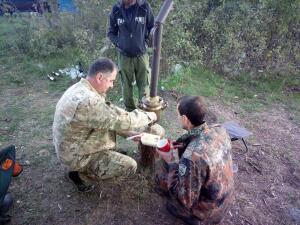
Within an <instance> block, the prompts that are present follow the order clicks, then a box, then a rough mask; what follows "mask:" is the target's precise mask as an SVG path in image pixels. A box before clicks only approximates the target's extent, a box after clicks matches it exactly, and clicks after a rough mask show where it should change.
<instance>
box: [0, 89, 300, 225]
mask: <svg viewBox="0 0 300 225" xmlns="http://www.w3.org/2000/svg"><path fill="white" fill-rule="evenodd" d="M3 93H4V95H3V94H2V95H1V96H0V108H1V110H2V109H7V108H10V107H13V106H16V104H17V105H18V107H19V108H20V109H21V108H22V110H23V111H22V113H26V116H25V117H24V118H23V119H22V121H20V122H19V123H18V126H17V127H16V129H15V130H14V131H13V132H9V128H10V126H12V124H13V122H14V120H15V119H17V116H18V115H19V114H18V113H17V112H15V115H14V114H13V115H10V114H9V110H7V111H6V113H2V115H4V116H3V118H0V127H1V129H0V135H6V136H7V140H8V141H7V142H4V143H0V144H1V145H6V144H8V143H11V144H15V145H16V146H17V158H18V160H19V161H20V162H21V163H22V164H23V165H24V172H23V173H22V174H21V175H20V177H17V178H15V179H13V181H12V183H11V187H10V192H11V193H12V194H13V196H14V198H15V204H14V208H13V211H12V214H13V219H12V221H11V223H10V224H28V225H35V224H37V225H39V224H45V225H48V224H49V225H52V224H57V225H58V224H70V225H81V224H82V225H83V224H95V225H96V224H97V225H99V224H103V225H140V224H145V225H152V224H159V225H164V224H165V225H167V224H174V225H181V224H183V223H182V222H181V221H180V220H178V219H175V218H174V217H172V216H171V215H169V214H168V212H167V211H166V209H165V200H164V199H163V198H162V197H160V196H159V195H157V194H156V193H154V191H153V179H152V175H151V172H150V171H147V170H146V171H143V170H141V169H140V170H139V172H138V173H137V175H136V176H135V177H134V178H132V179H130V180H127V181H126V182H122V183H118V184H116V183H112V182H102V183H100V184H98V185H97V187H96V190H95V191H93V192H91V193H84V194H83V193H78V192H76V191H75V189H74V187H73V185H72V184H71V183H70V182H68V181H67V180H66V179H65V178H64V170H63V168H62V167H61V166H60V164H59V162H58V160H57V158H56V155H55V151H54V148H53V146H52V135H51V132H52V131H51V126H52V120H51V118H52V117H53V112H54V107H55V104H56V102H57V101H58V99H59V97H60V94H51V93H49V92H47V91H44V90H43V89H42V88H41V89H38V88H37V89H30V88H23V87H20V88H8V89H7V90H5V92H3ZM162 96H163V97H164V99H165V100H167V101H168V102H169V107H168V108H167V109H166V111H165V112H164V114H163V116H162V122H161V123H162V125H164V126H165V127H166V129H167V135H168V136H169V137H172V138H174V139H175V138H176V137H177V136H178V135H180V134H181V133H182V132H183V131H182V130H181V129H180V128H179V127H178V125H177V122H176V119H177V117H176V113H175V105H176V102H175V98H174V94H172V93H170V92H164V93H162ZM18 101H19V103H17V102H18ZM209 110H210V113H209V116H208V119H207V120H208V122H209V123H212V122H224V121H230V120H234V121H237V122H239V123H240V124H241V125H243V126H245V127H246V128H247V129H249V130H250V131H252V132H253V135H252V136H251V137H249V138H248V139H247V143H248V147H249V151H248V152H247V153H245V154H244V153H243V152H244V151H245V148H244V146H243V144H242V142H240V141H236V142H233V150H232V152H233V158H234V163H235V164H237V165H238V172H237V173H235V187H236V200H235V203H234V205H233V206H232V208H231V210H230V211H229V212H228V214H227V215H226V217H225V219H224V221H223V222H222V224H223V225H226V224H238V225H240V224H250V225H255V224H257V225H258V224H262V225H266V224H270V225H271V224H300V167H299V162H300V154H299V148H300V125H299V122H297V121H299V120H295V118H293V116H292V115H290V113H289V111H288V110H286V109H285V108H284V107H283V106H281V105H274V106H273V107H271V108H269V109H268V110H265V111H262V112H256V113H245V112H242V113H241V110H240V109H239V106H238V104H237V103H233V104H231V105H229V106H228V105H227V106H224V105H222V104H221V103H220V102H219V101H218V100H216V99H209ZM49 118H50V119H49ZM166 118H167V119H168V121H166V120H167V119H166ZM120 145H121V147H122V148H124V146H123V145H125V148H131V149H136V146H134V143H129V142H126V141H124V140H121V141H120ZM131 152H132V151H131ZM134 157H136V158H137V157H138V154H134Z"/></svg>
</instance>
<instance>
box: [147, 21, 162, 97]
mask: <svg viewBox="0 0 300 225" xmlns="http://www.w3.org/2000/svg"><path fill="white" fill-rule="evenodd" d="M162 30H163V27H162V24H161V23H157V24H156V27H155V32H154V38H153V46H154V52H153V59H152V70H151V83H150V97H152V98H153V97H156V96H157V83H158V76H159V66H160V53H161V39H162Z"/></svg>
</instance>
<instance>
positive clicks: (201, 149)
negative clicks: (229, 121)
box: [167, 123, 234, 222]
mask: <svg viewBox="0 0 300 225" xmlns="http://www.w3.org/2000/svg"><path fill="white" fill-rule="evenodd" d="M177 142H181V143H184V146H185V150H184V152H183V155H182V156H181V158H180V161H179V163H178V164H177V163H171V164H168V175H167V179H168V182H167V183H168V185H167V186H168V189H169V192H170V194H171V195H172V196H175V197H176V198H177V199H178V200H179V201H180V203H181V204H182V205H183V206H184V207H185V208H186V209H187V210H189V211H190V213H191V214H193V215H195V216H196V217H198V218H199V219H200V220H202V221H209V222H218V221H220V220H221V218H222V217H223V214H224V213H225V212H226V210H227V209H228V207H229V205H230V204H231V202H232V201H233V198H234V195H233V190H234V181H233V173H232V168H231V166H232V159H231V142H230V138H229V136H228V134H227V133H226V130H225V129H224V128H222V127H220V126H219V127H213V128H209V127H208V126H207V124H206V123H204V124H202V125H201V126H199V127H196V128H194V129H192V130H190V131H189V132H188V133H187V134H185V135H183V136H182V137H181V138H179V139H178V140H177Z"/></svg>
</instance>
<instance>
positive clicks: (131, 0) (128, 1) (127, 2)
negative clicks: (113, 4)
mask: <svg viewBox="0 0 300 225" xmlns="http://www.w3.org/2000/svg"><path fill="white" fill-rule="evenodd" d="M136 1H137V0H122V4H123V5H124V6H125V7H129V6H131V5H134V4H135V3H136Z"/></svg>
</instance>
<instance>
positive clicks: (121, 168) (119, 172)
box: [77, 151, 137, 182]
mask: <svg viewBox="0 0 300 225" xmlns="http://www.w3.org/2000/svg"><path fill="white" fill-rule="evenodd" d="M77 166H78V172H79V175H80V177H81V178H82V179H83V180H85V181H87V182H93V181H101V180H106V179H115V180H122V179H124V178H127V177H129V176H131V175H134V174H135V172H136V169H137V163H136V161H135V160H134V159H132V158H130V157H129V156H126V155H123V154H121V153H118V152H116V151H101V152H97V153H94V154H90V155H85V156H81V157H80V158H79V160H78V162H77Z"/></svg>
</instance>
